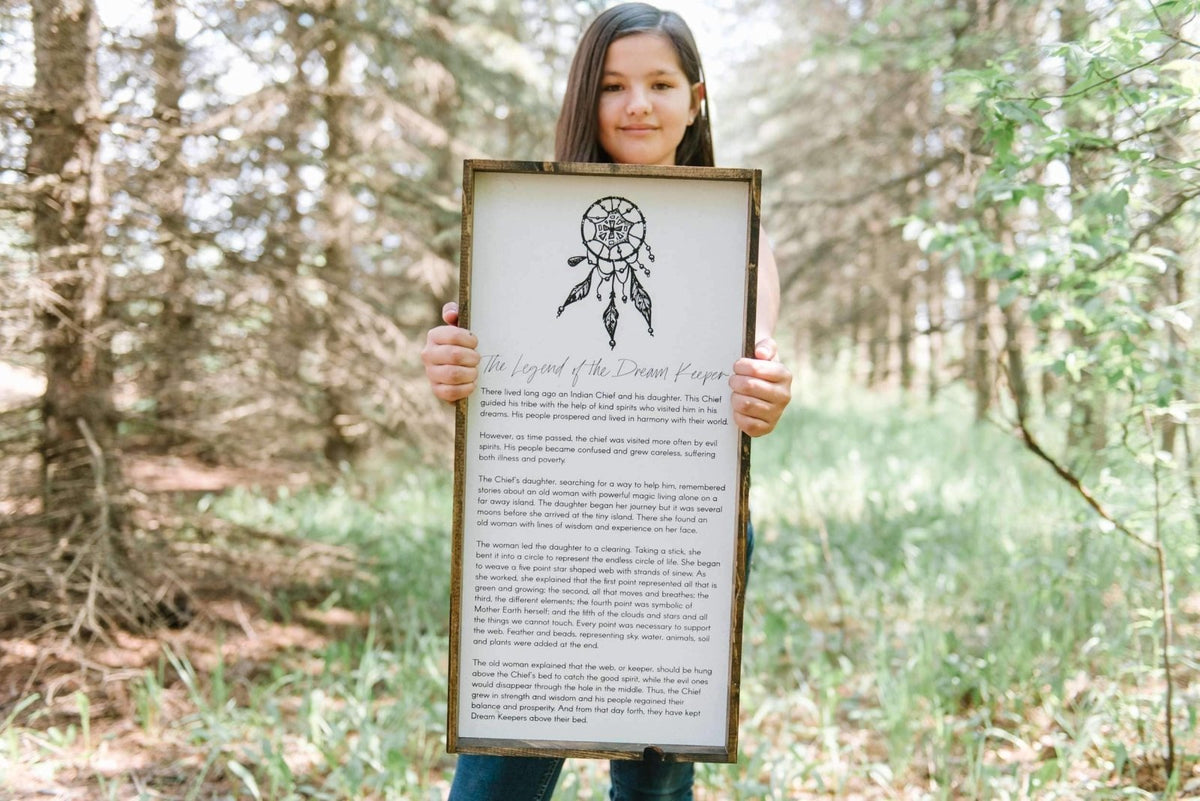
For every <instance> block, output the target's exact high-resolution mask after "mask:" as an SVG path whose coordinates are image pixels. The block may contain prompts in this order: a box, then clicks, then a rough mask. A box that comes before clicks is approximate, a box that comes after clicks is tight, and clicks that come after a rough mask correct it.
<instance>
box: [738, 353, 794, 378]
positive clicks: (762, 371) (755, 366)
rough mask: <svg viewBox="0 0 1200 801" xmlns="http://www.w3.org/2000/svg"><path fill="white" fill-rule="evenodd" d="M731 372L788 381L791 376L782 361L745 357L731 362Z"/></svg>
mask: <svg viewBox="0 0 1200 801" xmlns="http://www.w3.org/2000/svg"><path fill="white" fill-rule="evenodd" d="M733 374H734V375H745V376H756V377H759V378H762V379H765V380H767V381H790V380H791V376H792V374H791V372H790V371H789V370H788V369H787V366H786V365H785V364H784V363H783V362H779V361H771V360H768V359H749V358H746V357H742V358H740V359H738V360H737V361H736V362H734V363H733Z"/></svg>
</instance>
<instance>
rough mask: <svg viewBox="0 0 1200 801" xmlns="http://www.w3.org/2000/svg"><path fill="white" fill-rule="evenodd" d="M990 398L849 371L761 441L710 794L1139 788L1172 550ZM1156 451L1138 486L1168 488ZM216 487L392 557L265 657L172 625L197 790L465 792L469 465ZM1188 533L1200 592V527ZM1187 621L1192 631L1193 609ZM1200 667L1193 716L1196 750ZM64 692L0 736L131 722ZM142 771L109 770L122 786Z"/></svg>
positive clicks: (304, 620)
mask: <svg viewBox="0 0 1200 801" xmlns="http://www.w3.org/2000/svg"><path fill="white" fill-rule="evenodd" d="M968 405H969V404H967V403H966V402H964V401H962V399H956V393H947V394H946V395H945V396H944V397H943V400H942V401H941V402H940V403H939V404H938V405H937V406H935V407H932V408H931V407H926V406H910V405H896V404H895V403H892V402H889V401H886V400H884V399H881V398H880V397H878V396H868V395H865V394H864V393H862V392H861V391H857V390H854V389H852V388H850V387H848V386H845V385H843V384H841V383H838V382H837V381H835V380H832V379H831V380H829V381H828V382H826V384H825V388H824V389H823V390H822V392H821V394H820V396H819V397H814V398H809V399H808V402H797V403H796V404H795V405H794V406H793V408H791V409H790V410H789V412H788V414H787V415H786V416H785V419H784V421H783V423H782V426H781V428H780V429H779V430H778V431H777V432H776V433H775V434H773V435H772V436H771V437H767V438H765V439H762V440H758V441H756V442H755V444H754V451H753V455H754V458H753V472H754V477H753V486H752V495H751V511H752V515H753V518H754V522H755V528H756V532H757V546H756V548H755V553H754V563H753V569H752V574H751V580H750V585H749V592H748V597H747V618H746V625H745V643H744V651H743V667H742V678H743V681H742V696H741V702H742V703H741V709H742V720H741V726H740V731H741V748H740V751H741V760H740V762H739V763H738V764H736V765H701V766H699V768H698V776H699V779H698V781H699V790H700V793H699V795H700V797H704V795H705V794H707V797H716V798H722V799H731V801H732V800H735V799H747V800H748V799H778V800H779V801H784V800H785V799H794V798H800V797H808V796H811V795H821V794H824V795H832V796H835V797H849V796H851V795H858V796H860V797H864V798H870V797H879V798H883V797H895V796H896V795H897V794H905V795H906V797H907V796H911V797H923V798H924V797H928V798H947V799H951V798H1004V797H1008V798H1016V797H1021V795H1022V794H1024V797H1041V796H1042V795H1043V794H1044V795H1045V797H1087V798H1117V797H1122V795H1121V793H1120V792H1118V791H1116V790H1111V789H1109V788H1115V787H1126V788H1129V787H1131V786H1132V785H1133V781H1134V778H1133V777H1134V776H1135V775H1136V773H1137V771H1138V769H1139V766H1144V765H1146V764H1148V762H1150V761H1152V758H1153V755H1154V754H1155V753H1157V751H1158V748H1159V746H1158V736H1159V732H1158V730H1157V724H1156V721H1158V720H1159V719H1160V717H1161V714H1162V697H1161V695H1160V694H1159V693H1156V692H1147V690H1146V688H1147V687H1152V686H1154V684H1155V683H1156V682H1158V681H1160V680H1161V674H1160V672H1159V669H1158V667H1157V665H1158V658H1157V657H1158V647H1159V639H1158V638H1159V634H1158V632H1159V629H1158V626H1157V618H1156V614H1157V613H1156V611H1155V610H1156V609H1157V605H1156V604H1157V601H1156V594H1155V590H1156V588H1155V585H1154V569H1153V564H1152V563H1151V562H1150V560H1148V559H1147V558H1146V554H1145V552H1144V551H1143V549H1141V548H1139V547H1137V546H1135V545H1133V544H1132V543H1131V542H1130V541H1129V540H1127V539H1125V538H1117V537H1111V536H1106V535H1104V534H1103V533H1102V532H1101V531H1100V529H1099V527H1098V524H1097V521H1096V518H1095V515H1093V514H1092V513H1091V512H1090V511H1089V510H1088V509H1087V508H1086V507H1085V506H1084V504H1082V502H1080V501H1079V500H1078V499H1077V498H1075V497H1074V496H1073V495H1072V494H1071V493H1070V492H1069V491H1068V488H1066V487H1065V485H1063V484H1062V483H1061V482H1059V481H1057V480H1056V479H1055V478H1054V477H1053V476H1052V475H1051V474H1050V473H1049V471H1048V470H1047V469H1046V468H1045V467H1044V466H1043V465H1042V464H1040V463H1039V462H1037V461H1035V460H1033V459H1032V458H1031V457H1030V456H1029V455H1028V454H1027V453H1025V452H1024V451H1023V450H1022V449H1021V448H1020V447H1019V445H1018V444H1017V443H1015V442H1014V441H1012V439H1011V438H1009V437H1007V436H1006V435H1005V434H1004V432H1002V431H999V430H996V429H993V428H989V427H983V426H978V425H973V424H972V423H971V414H970V411H969V409H968ZM1144 479H1145V474H1144V473H1134V474H1133V475H1132V476H1130V477H1127V478H1125V479H1123V480H1124V481H1125V482H1126V484H1125V485H1124V486H1125V487H1126V490H1127V491H1128V492H1129V493H1130V494H1137V493H1143V494H1144V493H1145V492H1146V489H1147V488H1146V484H1145V482H1144ZM204 503H205V505H206V506H207V507H208V508H209V509H210V510H212V511H215V512H216V513H218V514H221V515H224V516H226V517H228V518H229V519H231V520H235V521H237V522H240V523H246V524H251V525H257V526H270V527H272V528H275V529H279V530H283V531H287V532H290V533H294V534H297V535H303V536H306V537H309V538H312V539H314V540H318V541H321V542H325V543H332V544H338V545H341V546H346V547H351V548H353V549H354V550H355V551H356V552H357V553H358V554H359V555H360V557H361V559H362V560H363V563H364V564H365V565H368V566H370V572H371V573H372V574H374V576H375V578H374V579H373V580H365V579H354V580H350V581H348V582H346V583H344V584H341V585H339V586H337V587H335V589H334V590H333V591H332V592H331V594H330V595H329V596H328V597H327V598H326V599H325V600H324V602H322V603H319V604H317V605H315V606H313V605H311V602H306V601H304V600H300V599H289V598H286V597H283V598H280V599H279V600H278V607H276V608H272V609H265V610H263V612H262V614H260V615H259V616H257V617H255V618H253V619H252V622H251V625H252V626H254V627H255V628H256V629H257V630H258V632H259V636H262V637H267V636H270V634H269V632H270V631H272V630H282V631H289V632H295V631H308V632H309V634H308V635H306V636H304V637H297V636H296V635H295V634H290V635H288V641H289V642H290V643H291V644H287V645H284V646H282V647H281V648H280V649H279V650H278V651H276V652H275V653H274V654H273V657H272V659H271V660H270V661H267V662H263V661H258V660H256V659H255V658H252V657H251V656H250V655H248V654H247V655H242V654H240V653H239V649H237V648H230V647H228V644H224V643H222V642H220V641H218V642H217V643H216V647H215V648H213V649H211V650H206V651H203V652H201V651H199V650H197V651H192V652H189V651H185V650H184V649H183V648H181V647H179V646H164V647H163V648H162V651H161V657H160V659H159V660H158V664H157V666H156V667H155V668H153V669H150V670H146V671H145V672H144V673H143V674H142V676H141V677H139V678H138V679H136V680H135V681H134V682H133V683H132V685H131V689H132V696H133V698H134V705H135V709H136V720H135V722H136V724H137V725H138V726H139V727H140V728H141V730H142V732H143V733H144V736H145V738H147V740H148V741H152V742H156V743H170V744H171V748H172V749H174V751H175V752H177V753H180V754H186V755H188V756H187V757H186V764H185V763H182V762H181V763H179V764H178V765H176V766H175V767H174V768H171V767H163V768H162V771H163V775H167V776H171V775H178V776H180V777H182V778H181V781H182V784H181V785H179V786H177V787H175V788H174V789H173V791H172V792H175V791H178V792H175V794H176V795H177V796H180V797H186V798H193V799H207V798H214V797H223V796H221V795H220V793H226V794H228V795H231V796H232V797H239V798H242V797H245V798H252V797H261V798H265V799H298V798H316V799H427V798H428V799H434V798H440V797H442V793H444V790H445V787H446V785H447V782H448V780H449V777H450V775H451V774H452V772H453V758H452V757H448V756H447V755H446V754H445V753H444V750H443V749H444V737H445V715H446V695H445V693H446V684H447V676H446V671H447V647H448V639H447V638H448V631H447V596H448V582H449V571H450V567H449V531H448V530H449V512H450V506H451V498H450V484H449V477H448V476H447V475H446V474H444V473H442V472H437V471H431V470H429V469H427V468H417V467H413V466H408V465H404V464H402V463H399V462H393V463H391V464H390V465H388V466H387V467H386V469H384V470H382V471H380V472H378V473H373V474H370V475H362V474H360V475H356V476H349V475H347V476H346V478H345V480H344V481H342V482H340V483H338V484H336V485H334V486H332V487H326V488H312V489H308V490H304V491H300V492H287V493H281V494H279V495H278V496H276V497H274V498H268V497H265V496H263V495H261V494H256V493H250V492H237V493H233V494H231V495H227V496H223V497H220V498H210V499H208V500H206V501H205V502H204ZM1176 553H1177V558H1178V560H1179V568H1178V570H1177V573H1176V575H1175V576H1174V581H1175V583H1176V590H1177V591H1178V592H1179V593H1180V594H1183V593H1186V592H1189V591H1192V590H1191V589H1190V588H1191V578H1190V576H1191V575H1192V574H1193V573H1195V571H1196V568H1198V567H1200V541H1196V540H1194V539H1193V540H1191V541H1190V542H1187V543H1181V544H1180V546H1179V547H1178V549H1177V552H1176ZM273 616H274V617H273ZM331 620H340V621H342V622H341V623H340V624H338V625H336V626H335V625H332V624H331V623H329V621H331ZM323 621H324V622H323ZM1186 625H1187V629H1186V632H1181V640H1182V639H1183V637H1184V635H1185V634H1186V635H1187V636H1191V637H1194V636H1195V627H1196V620H1195V618H1194V617H1193V618H1190V619H1188V620H1187V621H1186ZM228 636H229V637H230V638H232V636H233V633H232V632H231V633H230V634H229V635H228ZM1192 641H1194V640H1192ZM243 642H244V641H243ZM223 645H224V646H225V647H222V646H223ZM1179 650H1180V656H1181V657H1183V656H1185V655H1186V646H1181V647H1180V649H1179ZM1189 664H1190V663H1189ZM1190 669H1191V670H1194V669H1195V665H1192V666H1191V668H1190ZM1189 692H1190V693H1191V695H1190V696H1187V697H1183V698H1179V699H1177V701H1176V704H1177V710H1176V711H1177V713H1178V718H1179V720H1180V731H1179V734H1178V736H1179V739H1180V742H1181V743H1183V746H1182V750H1183V751H1185V752H1186V753H1189V754H1192V755H1195V754H1197V753H1200V731H1198V729H1197V721H1196V717H1195V712H1194V709H1195V707H1196V703H1195V702H1196V699H1195V698H1194V690H1191V691H1189ZM39 701H40V699H39V698H37V697H36V696H35V697H30V698H29V699H26V701H24V702H23V704H22V705H20V706H19V708H18V709H16V710H15V711H14V712H13V713H11V714H10V715H9V716H8V717H7V718H6V719H5V721H4V723H3V725H0V756H3V757H5V758H8V759H12V760H14V761H16V760H19V759H28V758H30V756H34V758H35V759H38V760H42V761H43V762H45V763H46V764H47V765H53V764H55V763H57V762H60V761H61V762H63V763H67V762H68V761H69V759H70V755H71V754H74V753H78V752H79V750H80V749H84V750H86V751H87V752H88V753H90V752H91V750H92V749H95V748H96V747H97V743H98V742H99V741H100V739H101V738H102V737H104V736H105V735H103V734H100V733H99V731H98V727H97V725H96V724H95V722H93V724H92V726H91V732H90V735H89V729H88V727H87V726H86V725H84V723H83V720H84V719H86V717H87V709H86V707H84V706H82V705H81V704H80V703H79V699H78V698H76V699H75V703H74V704H73V706H74V708H75V710H76V712H77V714H78V715H80V716H82V717H81V718H80V720H79V721H77V722H75V721H72V722H68V723H67V724H66V725H63V724H62V722H61V720H60V719H54V718H51V719H52V720H54V725H53V727H45V728H39V720H41V719H44V718H46V717H48V716H50V715H52V714H53V713H52V712H51V711H50V710H49V709H44V708H42V707H41V706H39V705H38V704H39ZM1189 708H1190V709H1191V710H1192V712H1191V714H1190V716H1189V715H1188V714H1187V713H1186V712H1185V710H1187V709H1189ZM89 736H90V738H91V740H92V743H91V745H90V746H86V745H85V743H86V741H87V740H88V739H89ZM172 771H174V773H172ZM125 780H126V779H125V778H124V777H122V776H110V777H108V778H107V779H106V780H105V782H106V785H105V787H106V788H107V789H104V790H103V792H104V793H105V794H106V795H107V797H122V794H123V790H122V788H123V787H127V785H126V784H123V782H125ZM605 787H606V777H605V763H603V762H593V761H586V760H577V761H572V762H571V763H570V764H569V766H568V768H567V771H566V773H565V774H564V776H563V778H562V781H561V783H560V787H559V792H558V794H557V795H556V798H557V799H559V801H570V800H571V799H593V801H597V800H598V799H600V798H602V797H604V795H603V794H604V788H605ZM218 788H220V789H218Z"/></svg>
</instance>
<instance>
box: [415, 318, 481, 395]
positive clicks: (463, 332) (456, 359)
mask: <svg viewBox="0 0 1200 801" xmlns="http://www.w3.org/2000/svg"><path fill="white" fill-rule="evenodd" d="M442 320H444V321H445V323H446V324H445V325H439V326H438V327H437V328H434V329H431V330H430V332H429V334H428V335H427V336H426V337H425V347H424V348H423V349H422V350H421V361H422V362H424V363H425V377H426V378H428V379H429V384H430V386H431V387H432V388H433V394H434V395H436V396H437V397H439V398H441V399H442V400H444V401H446V402H448V403H453V402H454V401H456V400H461V399H462V398H465V397H467V396H468V395H470V394H471V393H472V392H474V391H475V383H476V382H477V381H478V380H479V351H478V350H477V348H478V347H479V340H478V339H476V338H475V335H474V334H472V333H471V332H470V331H468V330H467V329H465V328H459V327H458V325H457V323H458V304H457V303H447V304H446V305H445V306H443V307H442Z"/></svg>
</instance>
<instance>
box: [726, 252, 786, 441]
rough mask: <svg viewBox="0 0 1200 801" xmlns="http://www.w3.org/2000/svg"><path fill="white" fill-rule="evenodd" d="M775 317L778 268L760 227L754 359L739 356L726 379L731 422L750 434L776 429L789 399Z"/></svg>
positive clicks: (757, 434) (754, 434) (776, 314)
mask: <svg viewBox="0 0 1200 801" xmlns="http://www.w3.org/2000/svg"><path fill="white" fill-rule="evenodd" d="M778 320H779V269H778V267H777V266H776V264H775V254H774V253H772V252H771V246H770V245H769V244H768V243H767V236H766V234H765V233H764V232H763V231H762V230H761V229H760V230H759V235H758V305H757V307H756V310H755V331H754V338H755V340H756V343H755V346H754V358H752V359H751V358H742V359H738V360H737V361H736V362H735V363H734V365H733V375H732V376H730V378H729V386H730V388H731V389H732V390H733V396H732V398H731V403H732V406H733V422H734V425H736V426H737V427H738V428H739V429H741V430H742V431H744V432H745V433H747V434H749V435H750V436H752V437H761V436H762V435H763V434H769V433H770V432H771V431H773V430H775V426H776V425H777V424H778V423H779V418H780V417H782V416H783V410H784V409H786V408H787V405H788V403H789V402H791V399H792V374H791V371H789V370H788V369H787V367H786V366H784V364H783V363H782V362H781V361H779V346H778V345H777V344H776V343H775V339H774V332H775V323H776V322H778Z"/></svg>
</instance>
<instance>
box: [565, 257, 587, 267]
mask: <svg viewBox="0 0 1200 801" xmlns="http://www.w3.org/2000/svg"><path fill="white" fill-rule="evenodd" d="M586 258H587V256H572V257H571V258H569V259H567V264H569V265H571V266H572V267H574V266H575V265H576V264H579V262H581V261H583V260H584V259H586Z"/></svg>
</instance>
